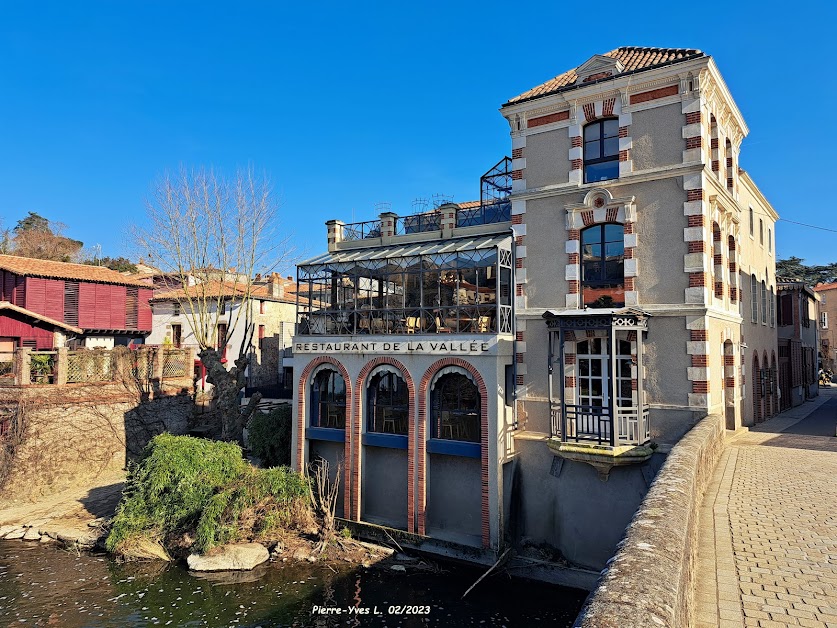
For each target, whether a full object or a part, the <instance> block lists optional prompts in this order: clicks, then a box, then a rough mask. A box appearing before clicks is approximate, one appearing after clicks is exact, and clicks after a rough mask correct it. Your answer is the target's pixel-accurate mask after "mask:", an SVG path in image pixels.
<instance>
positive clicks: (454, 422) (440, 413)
mask: <svg viewBox="0 0 837 628" xmlns="http://www.w3.org/2000/svg"><path fill="white" fill-rule="evenodd" d="M430 403H431V418H430V423H431V428H430V437H431V438H441V439H447V440H461V441H468V442H472V443H479V442H480V393H479V390H478V389H477V386H476V384H475V383H474V382H473V381H472V380H471V378H469V377H468V376H467V375H464V374H463V373H446V374H445V375H442V376H441V377H440V378H439V379H438V380H437V381H436V384H435V386H434V387H433V391H432V394H431V400H430Z"/></svg>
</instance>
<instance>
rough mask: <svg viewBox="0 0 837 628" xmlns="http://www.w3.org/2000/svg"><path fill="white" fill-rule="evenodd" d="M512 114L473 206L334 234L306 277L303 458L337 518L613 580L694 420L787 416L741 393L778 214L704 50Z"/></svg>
mask: <svg viewBox="0 0 837 628" xmlns="http://www.w3.org/2000/svg"><path fill="white" fill-rule="evenodd" d="M501 113H502V115H503V116H504V117H505V118H506V120H507V121H508V123H509V125H510V128H511V141H512V146H511V157H510V158H505V159H503V160H501V161H500V162H499V163H498V164H497V165H496V166H495V167H494V168H492V169H491V170H489V171H488V172H487V173H486V174H485V175H484V176H483V177H482V178H481V179H480V184H481V185H480V190H481V197H480V201H479V202H473V203H464V204H459V205H456V204H452V203H451V204H442V205H440V206H438V207H436V208H434V210H433V211H430V212H424V213H421V214H416V215H411V216H398V215H396V214H394V213H384V214H381V215H380V217H379V219H377V220H374V221H369V222H364V223H355V224H344V223H342V222H340V221H337V220H334V221H330V222H329V223H327V225H328V252H327V253H325V254H323V255H321V256H319V257H317V258H314V259H311V260H308V261H306V262H305V263H303V264H301V265H300V266H299V268H298V276H297V281H298V283H299V285H300V292H305V291H306V290H307V291H310V293H311V298H312V299H316V300H317V301H318V302H320V303H322V304H323V307H322V308H320V309H316V308H313V309H312V311H311V312H310V313H309V312H307V313H305V314H304V315H302V314H301V315H300V320H299V322H298V328H297V336H296V337H295V339H294V367H295V372H296V373H297V374H298V379H297V386H296V390H295V393H294V394H295V397H294V411H295V425H294V446H295V451H294V462H295V464H296V465H297V467H298V468H300V469H301V468H303V467H304V466H305V464H307V463H310V462H312V461H314V460H316V459H317V458H318V457H322V458H325V459H327V460H329V461H330V462H331V463H332V465H334V464H338V463H339V464H342V465H343V467H344V478H345V479H344V481H343V482H342V483H341V490H342V495H341V498H342V499H341V505H342V512H341V513H340V514H342V516H344V517H346V518H348V519H352V520H357V521H363V522H368V523H376V524H381V525H386V526H390V527H394V528H398V529H401V530H405V531H407V532H411V533H414V534H416V535H420V536H421V537H426V538H429V539H431V540H438V541H448V542H450V541H452V542H455V543H458V544H461V545H467V546H471V547H481V548H484V549H486V550H490V551H497V550H499V549H500V547H501V546H503V545H504V544H505V543H507V542H511V543H514V544H516V545H517V546H518V547H519V548H526V547H538V548H543V547H550V548H553V549H555V550H556V551H557V552H558V553H560V554H561V555H563V556H564V557H565V558H567V559H568V560H570V561H571V562H573V563H576V564H579V565H582V566H586V567H592V568H601V567H602V566H603V565H604V563H605V561H606V560H607V558H609V557H610V556H611V555H612V553H613V550H614V548H615V545H616V543H617V542H618V541H619V539H620V538H621V536H622V533H623V531H624V528H625V526H626V525H627V523H628V522H629V521H630V518H631V516H632V515H633V513H634V512H635V510H636V507H637V506H638V504H639V503H640V501H641V499H642V497H643V496H644V494H645V492H646V491H647V487H648V484H649V483H650V481H651V479H652V478H653V476H654V474H655V473H656V470H657V469H658V468H659V465H660V464H661V461H662V459H663V457H664V454H665V452H666V451H667V450H668V448H669V447H670V446H671V445H672V444H673V443H675V442H676V441H677V440H678V439H679V438H680V437H681V436H682V435H683V434H684V433H685V432H687V431H688V430H689V429H690V428H691V427H692V426H693V425H694V424H695V423H696V422H697V421H698V420H700V419H701V418H703V417H705V416H706V415H707V414H709V413H721V414H723V415H724V416H725V417H726V423H727V427H728V428H729V429H736V428H737V427H740V426H741V425H748V424H752V423H753V422H754V421H756V420H760V419H762V418H764V417H765V416H768V415H770V414H773V413H775V412H777V411H778V404H777V403H776V402H775V400H773V401H769V402H767V401H764V400H762V399H761V398H760V399H759V401H758V402H754V401H753V397H754V396H753V393H752V391H751V390H750V389H749V386H751V382H752V381H753V380H752V379H751V377H752V375H751V373H753V372H755V371H753V370H751V369H758V368H760V366H759V367H756V366H755V362H754V360H758V364H759V365H760V364H762V363H763V361H765V360H770V359H771V358H772V359H773V360H774V363H775V355H776V330H775V294H776V288H775V286H776V280H775V257H774V250H775V247H774V245H773V233H774V230H773V227H774V223H775V221H776V219H777V218H778V217H777V215H776V212H775V211H774V210H773V209H772V207H771V206H770V204H769V203H768V202H767V201H766V199H765V198H764V197H763V195H762V194H761V193H760V192H759V190H758V188H757V187H756V185H755V184H754V183H753V182H752V180H751V179H750V177H749V176H748V175H747V173H746V172H745V171H744V170H742V169H741V168H740V166H739V153H740V146H741V142H742V140H743V138H744V137H745V136H746V134H747V127H746V125H745V123H744V120H743V118H742V116H741V114H740V112H739V111H738V109H737V107H736V105H735V103H734V101H733V100H732V97H731V95H730V94H729V91H728V90H727V87H726V85H725V84H724V82H723V79H722V78H721V75H720V73H719V72H718V70H717V68H716V67H715V64H714V61H713V60H712V58H711V57H709V56H707V55H705V54H704V53H702V52H700V51H698V50H691V49H660V48H619V49H616V50H613V51H611V52H608V53H606V54H604V55H596V56H594V57H593V58H591V59H590V60H588V61H587V62H585V63H584V64H582V65H581V66H579V67H577V68H575V69H573V70H570V71H568V72H565V73H564V74H561V75H559V76H557V77H556V78H554V79H551V80H550V81H547V82H546V83H544V84H542V85H539V86H538V87H535V88H533V89H532V90H529V91H527V92H525V93H523V94H521V95H520V96H517V97H515V98H512V99H511V100H509V101H508V102H507V103H505V104H504V105H503V107H502V108H501ZM306 286H307V287H306ZM655 452H656V453H655Z"/></svg>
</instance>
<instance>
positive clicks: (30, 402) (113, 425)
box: [0, 380, 193, 500]
mask: <svg viewBox="0 0 837 628" xmlns="http://www.w3.org/2000/svg"><path fill="white" fill-rule="evenodd" d="M191 390H192V381H191V380H165V381H164V382H162V383H159V382H155V383H154V388H153V389H152V390H141V389H138V388H137V387H136V386H135V385H133V384H132V383H131V382H103V383H100V384H67V385H61V386H55V385H49V386H22V387H15V388H0V409H2V410H3V412H4V415H7V414H8V412H10V411H11V412H15V413H17V415H18V416H19V417H20V419H22V425H23V434H22V440H21V442H20V443H19V444H18V445H17V446H16V447H15V449H14V452H13V454H11V456H7V457H4V458H3V460H2V461H0V463H2V464H3V465H4V468H3V469H2V477H3V478H4V479H5V482H4V484H3V496H2V497H3V499H5V500H32V499H37V498H39V497H42V496H44V495H48V494H51V493H54V492H57V491H60V490H64V489H65V488H68V487H70V486H72V485H74V484H75V483H77V482H79V481H84V480H87V479H89V478H92V477H96V476H98V475H99V474H101V473H103V472H105V471H109V470H113V469H122V468H124V467H125V464H126V462H127V460H128V459H130V458H132V457H136V456H137V455H139V454H140V453H141V452H142V449H143V447H145V445H146V443H148V441H149V440H150V439H151V438H152V437H153V436H155V435H156V434H159V433H161V432H163V431H168V432H172V433H175V434H184V433H186V431H187V429H188V421H189V418H190V416H191V414H192V409H193V402H192V397H191V394H190V393H191Z"/></svg>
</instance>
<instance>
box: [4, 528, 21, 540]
mask: <svg viewBox="0 0 837 628" xmlns="http://www.w3.org/2000/svg"><path fill="white" fill-rule="evenodd" d="M15 530H17V526H0V539H2V538H3V537H4V536H6V535H7V534H8V533H9V532H14V531H15Z"/></svg>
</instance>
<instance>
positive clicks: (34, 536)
mask: <svg viewBox="0 0 837 628" xmlns="http://www.w3.org/2000/svg"><path fill="white" fill-rule="evenodd" d="M23 540H24V541H40V540H41V533H40V532H38V528H29V529H28V530H26V534H24V535H23Z"/></svg>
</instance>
